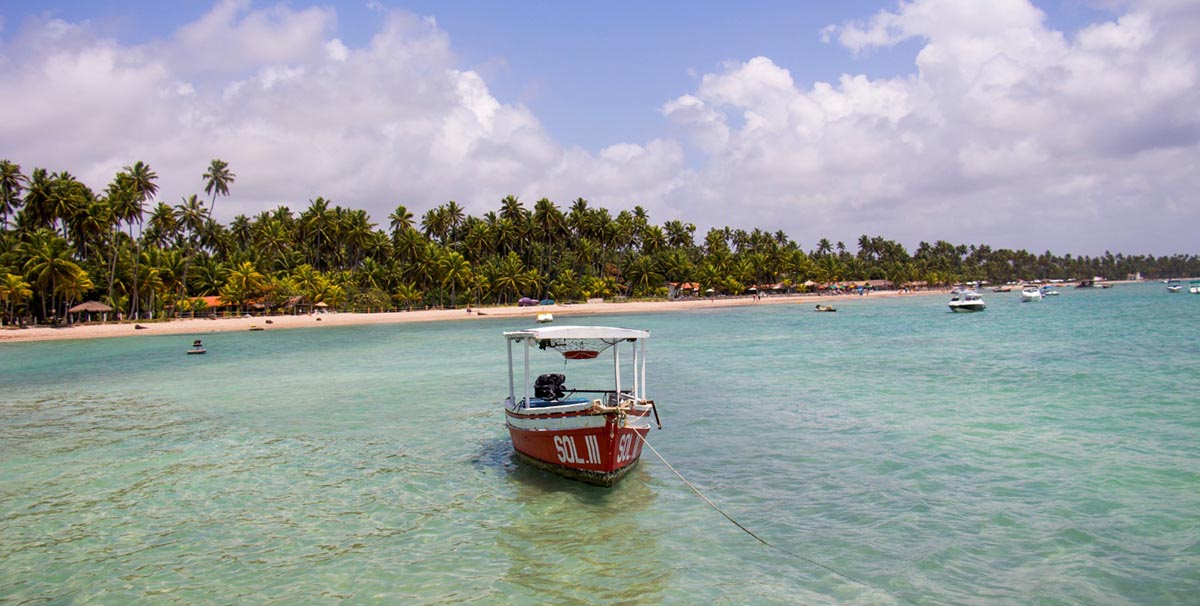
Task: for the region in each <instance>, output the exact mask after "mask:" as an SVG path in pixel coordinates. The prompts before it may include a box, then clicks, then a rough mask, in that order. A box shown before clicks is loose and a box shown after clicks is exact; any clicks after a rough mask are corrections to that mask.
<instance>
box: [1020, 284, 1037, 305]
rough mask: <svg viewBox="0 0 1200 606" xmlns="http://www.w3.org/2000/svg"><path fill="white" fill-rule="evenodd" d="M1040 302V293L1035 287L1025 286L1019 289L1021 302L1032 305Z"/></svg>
mask: <svg viewBox="0 0 1200 606" xmlns="http://www.w3.org/2000/svg"><path fill="white" fill-rule="evenodd" d="M1041 300H1042V291H1041V290H1039V289H1038V287H1036V286H1026V287H1025V288H1022V289H1021V302H1022V303H1032V302H1034V301H1041Z"/></svg>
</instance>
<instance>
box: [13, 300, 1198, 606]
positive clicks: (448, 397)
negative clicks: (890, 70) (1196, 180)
mask: <svg viewBox="0 0 1200 606" xmlns="http://www.w3.org/2000/svg"><path fill="white" fill-rule="evenodd" d="M985 299H986V300H987V301H988V304H989V307H988V310H987V311H986V312H984V313H982V314H951V313H949V312H948V310H947V308H946V306H945V302H946V301H945V298H944V297H941V296H927V297H913V298H906V299H888V300H863V299H861V298H847V299H844V300H841V301H838V302H836V303H835V304H836V305H837V306H838V308H839V311H838V313H836V314H821V313H813V312H812V310H811V308H812V306H811V305H809V304H796V305H769V306H768V305H763V306H756V307H747V308H732V309H712V310H702V311H696V312H688V313H670V314H645V315H631V316H595V317H586V318H580V319H576V320H572V321H574V322H577V323H585V324H601V325H616V326H628V327H634V328H646V329H649V330H651V331H652V334H653V337H652V339H651V340H650V342H649V354H650V359H649V369H650V373H651V374H650V377H649V385H648V388H649V392H650V395H651V396H652V397H654V398H655V399H656V400H657V401H658V403H659V405H660V411H661V412H662V414H663V424H664V430H663V431H652V432H651V434H650V440H651V443H652V444H653V445H654V447H655V448H656V449H657V450H658V451H659V452H661V453H662V454H663V456H665V457H666V458H667V459H668V460H669V461H670V462H671V464H672V465H674V466H675V468H677V469H678V470H679V471H680V472H681V473H682V474H684V475H685V476H686V477H687V478H688V479H689V480H690V481H692V482H693V483H694V484H695V485H696V486H697V487H698V488H699V489H700V490H701V491H703V492H704V493H705V494H706V495H707V496H708V497H709V498H710V499H712V500H713V501H714V502H715V503H717V504H718V505H719V506H720V507H721V508H722V509H723V510H724V511H725V512H727V513H728V514H729V515H730V516H732V517H734V518H735V519H737V520H738V521H739V522H740V523H741V524H743V525H744V526H746V527H747V528H749V529H750V530H752V531H753V532H754V533H756V534H757V535H758V536H760V537H762V538H763V539H764V540H766V541H768V542H770V543H771V544H772V545H774V546H775V548H771V547H767V546H764V545H763V544H761V543H759V542H758V541H756V540H755V539H754V538H752V537H750V536H748V535H747V534H745V533H743V532H742V531H741V530H739V529H738V528H737V527H735V526H734V525H732V524H730V523H729V522H728V521H726V520H725V519H724V518H723V517H722V516H721V515H720V514H719V513H717V512H716V511H714V510H713V509H711V508H710V507H709V506H708V505H707V504H705V503H704V502H703V501H702V500H701V499H699V498H698V497H697V496H696V495H695V494H693V493H692V492H691V490H689V489H688V488H687V487H686V486H685V485H684V484H683V483H682V482H681V481H680V480H679V479H678V478H677V477H675V475H674V474H673V473H672V472H671V471H670V470H669V469H668V468H667V467H666V466H665V465H663V464H662V463H661V462H660V461H658V460H657V459H656V458H655V457H654V455H653V453H651V452H646V453H645V454H644V455H643V457H642V463H641V464H640V465H639V467H638V468H637V469H635V470H634V471H633V472H632V473H631V474H630V475H629V476H627V477H626V478H625V479H624V480H623V481H622V482H621V483H620V484H619V485H618V486H617V487H616V488H613V489H601V488H594V487H590V486H585V485H581V484H577V483H574V482H570V481H568V480H563V479H560V478H557V477H554V476H550V475H547V474H545V473H543V472H540V471H537V470H533V469H529V468H527V467H525V466H523V465H520V464H518V463H516V462H514V461H513V459H512V456H511V446H510V444H509V442H508V436H507V432H506V431H505V429H504V418H503V412H502V404H501V402H502V399H503V397H504V395H505V394H506V392H507V376H506V357H505V346H504V339H503V338H502V337H501V336H500V333H501V332H502V331H504V330H511V329H515V328H522V327H525V324H524V323H519V322H513V321H509V320H496V321H483V322H470V323H467V322H463V323H439V324H407V325H388V326H363V327H347V328H323V329H316V330H289V331H282V330H281V331H266V332H258V333H214V334H204V335H198V336H200V337H201V338H203V339H204V342H205V345H206V346H207V347H208V350H209V353H208V354H207V355H205V356H186V355H184V351H185V350H186V349H187V348H188V347H189V346H190V344H191V340H192V339H193V338H194V337H192V336H172V337H134V338H125V339H106V340H95V341H72V342H53V343H30V344H3V345H0V554H2V555H0V603H4V604H73V605H82V604H189V605H190V604H244V603H255V604H376V603H379V604H399V603H403V604H544V603H557V604H571V603H587V604H694V603H710V604H739V605H740V604H921V605H926V604H930V605H933V604H945V605H952V604H953V605H960V604H968V605H970V604H979V605H1001V604H1004V605H1010V604H1011V605H1024V604H1089V605H1092V604H1103V605H1108V604H1113V605H1124V604H1128V605H1134V604H1137V605H1159V604H1161V605H1167V604H1195V603H1196V601H1197V596H1200V447H1198V445H1200V339H1198V338H1197V337H1198V336H1200V329H1198V328H1197V323H1196V319H1197V317H1198V316H1200V297H1196V296H1194V295H1186V294H1167V292H1166V288H1165V286H1163V285H1162V284H1158V283H1153V284H1140V285H1121V286H1117V287H1114V288H1112V289H1107V290H1076V289H1073V288H1064V289H1062V295H1061V296H1059V297H1057V298H1051V299H1047V300H1046V301H1044V302H1041V303H1029V304H1022V303H1019V297H1018V295H1017V293H1015V292H1013V293H1005V294H993V293H985ZM559 323H563V320H561V319H560V320H559ZM572 364H575V363H574V362H573V363H572ZM570 370H571V368H570V367H568V368H567V372H568V376H570Z"/></svg>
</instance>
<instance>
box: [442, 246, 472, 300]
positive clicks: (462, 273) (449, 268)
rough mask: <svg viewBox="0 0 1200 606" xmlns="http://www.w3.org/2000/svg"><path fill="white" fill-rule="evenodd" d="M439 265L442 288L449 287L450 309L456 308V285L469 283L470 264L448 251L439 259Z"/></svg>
mask: <svg viewBox="0 0 1200 606" xmlns="http://www.w3.org/2000/svg"><path fill="white" fill-rule="evenodd" d="M439 265H440V266H441V267H440V269H441V274H442V286H447V285H449V286H450V307H452V308H453V307H456V306H457V305H458V297H457V288H458V285H459V284H466V283H468V282H469V281H470V279H471V263H470V262H469V261H467V260H466V259H464V258H463V256H462V255H460V254H458V253H457V252H454V251H450V252H449V253H448V254H446V255H445V256H443V257H442V258H441V259H440V261H439Z"/></svg>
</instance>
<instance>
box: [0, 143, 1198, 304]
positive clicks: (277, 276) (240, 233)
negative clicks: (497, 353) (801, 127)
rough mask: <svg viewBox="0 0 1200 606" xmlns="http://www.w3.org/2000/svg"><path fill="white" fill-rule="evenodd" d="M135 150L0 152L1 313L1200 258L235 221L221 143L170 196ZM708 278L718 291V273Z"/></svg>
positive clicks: (1048, 268) (626, 227)
mask: <svg viewBox="0 0 1200 606" xmlns="http://www.w3.org/2000/svg"><path fill="white" fill-rule="evenodd" d="M156 179H157V175H156V174H155V172H154V170H153V169H152V168H151V167H150V166H149V165H148V164H146V163H144V162H141V161H138V162H134V163H132V164H130V165H129V166H126V167H124V168H123V169H122V170H121V171H120V172H118V173H117V174H116V175H114V176H113V179H112V181H111V182H110V183H109V184H108V186H107V187H106V188H105V189H104V191H102V192H95V191H92V190H91V189H90V188H89V187H87V186H86V185H84V184H83V183H81V182H80V181H79V180H78V179H77V178H76V177H74V176H73V175H71V173H69V172H67V171H65V170H64V171H58V172H53V173H51V172H50V171H48V170H47V169H44V168H34V169H33V170H32V171H29V172H28V173H26V172H24V171H22V168H21V166H20V165H19V164H17V163H14V162H12V161H9V160H0V243H2V246H0V302H2V303H3V310H4V311H3V314H4V316H3V317H4V323H5V324H6V325H11V324H15V323H22V322H24V321H32V322H37V323H59V322H64V321H67V318H68V314H67V313H66V312H67V310H68V309H70V308H71V307H72V306H73V305H75V304H77V303H80V302H82V301H88V300H97V301H100V302H103V303H105V304H107V305H108V306H110V307H112V308H113V309H114V310H115V312H116V313H119V314H120V315H121V316H122V317H124V318H126V319H139V320H140V319H157V318H169V317H180V316H190V315H193V314H203V313H205V312H207V311H210V309H209V308H210V303H213V302H214V299H212V297H219V303H218V304H219V305H221V306H228V307H230V308H234V307H236V308H237V309H238V310H239V311H241V310H248V309H250V308H251V307H253V308H254V309H256V310H266V311H268V312H269V311H271V310H276V311H278V310H280V309H281V308H282V306H283V304H284V302H285V301H296V300H303V301H306V302H308V303H309V304H318V303H323V304H324V305H325V306H327V307H329V308H331V309H336V310H347V311H389V310H397V309H415V308H426V307H456V306H471V305H474V306H482V305H505V304H515V303H516V302H517V301H518V300H519V299H520V298H522V297H533V298H552V299H556V300H558V301H573V300H583V299H587V298H592V297H605V298H611V297H630V298H643V299H654V298H666V297H667V296H668V295H669V294H670V293H671V291H670V289H669V288H668V283H689V284H691V285H693V286H694V288H693V289H692V292H697V293H701V294H711V295H714V296H720V295H738V294H743V293H745V292H748V291H749V290H750V289H751V288H755V287H759V286H762V285H772V286H773V287H781V288H782V289H784V290H786V291H789V292H802V291H804V290H806V289H808V288H810V287H812V286H813V284H814V283H816V284H830V283H837V282H843V281H860V280H887V281H889V282H891V283H892V284H894V285H896V286H897V287H900V286H904V285H909V284H914V283H916V284H924V285H930V286H939V285H950V284H955V283H961V282H967V281H973V280H986V281H988V282H991V283H1003V282H1009V281H1014V280H1049V279H1067V280H1072V279H1083V278H1091V277H1093V276H1105V277H1109V278H1110V279H1111V278H1122V279H1123V278H1125V277H1126V276H1129V275H1133V274H1141V276H1142V277H1144V278H1147V279H1155V278H1168V277H1177V276H1191V275H1200V257H1196V256H1194V255H1174V256H1169V257H1167V256H1163V257H1154V256H1142V255H1132V256H1126V255H1123V254H1116V255H1114V254H1111V253H1106V254H1105V255H1104V256H1102V257H1088V256H1078V257H1074V256H1072V255H1070V254H1066V255H1062V256H1059V255H1056V254H1053V253H1051V252H1050V251H1046V252H1043V253H1041V254H1034V253H1031V252H1028V251H1025V250H1008V249H992V248H991V247H990V246H987V245H986V244H978V245H965V244H954V243H951V242H947V241H944V240H939V241H937V242H935V243H933V244H929V243H927V242H921V243H920V244H919V245H918V246H917V248H916V250H915V251H912V252H910V251H908V250H906V249H905V247H904V246H902V245H901V244H899V243H897V242H894V241H891V240H887V239H885V238H883V237H880V236H869V235H865V234H864V235H862V236H861V237H859V239H858V241H857V243H856V244H857V250H855V251H851V250H850V249H849V248H848V247H847V246H846V245H845V244H844V243H843V242H836V243H831V242H830V241H829V240H827V239H821V240H819V241H818V242H817V243H816V244H815V246H813V247H812V248H811V249H810V250H805V249H804V248H803V247H802V246H801V244H800V243H798V242H796V241H794V240H792V239H791V238H790V237H788V235H787V234H786V233H784V232H782V231H774V232H772V231H770V230H769V229H753V230H751V231H745V230H743V229H731V228H729V227H722V228H715V227H714V228H712V229H709V230H708V232H707V233H705V234H703V235H702V236H700V235H698V234H697V233H696V226H695V225H693V224H691V223H687V222H685V221H680V220H671V221H666V222H665V223H662V224H661V225H657V224H655V223H653V222H652V221H651V219H650V217H649V216H648V214H647V212H646V210H645V209H644V208H642V207H641V206H634V207H633V208H632V209H623V210H620V211H618V212H616V214H615V215H614V214H613V212H612V211H610V210H609V209H606V208H601V207H597V206H593V205H591V204H589V203H588V201H587V200H585V199H584V198H578V199H576V200H574V201H571V202H570V203H568V204H565V205H560V204H558V203H556V202H554V201H552V200H548V199H545V198H543V199H540V200H537V201H536V202H533V204H532V205H531V206H526V203H525V202H523V201H521V200H519V199H518V198H516V197H514V196H507V197H505V198H504V199H502V200H500V201H499V205H498V207H497V208H496V210H494V211H489V212H486V213H484V215H483V216H482V217H476V216H471V215H468V214H466V213H465V212H464V210H463V208H462V207H461V206H460V205H459V204H458V203H457V202H454V201H449V202H446V203H444V204H441V205H437V206H433V207H432V208H429V210H427V211H425V212H424V213H423V214H422V215H421V216H420V217H419V218H418V217H417V216H416V215H414V213H413V212H412V210H410V209H409V208H408V207H407V206H405V205H404V204H399V205H397V206H396V208H395V210H394V211H393V212H392V213H391V214H390V215H388V216H387V217H386V218H385V219H384V220H383V221H382V223H380V222H376V221H375V220H374V219H373V218H372V217H370V216H368V214H367V213H366V211H363V210H356V209H352V208H343V207H341V206H339V205H337V204H335V203H334V202H333V201H331V200H329V199H326V198H324V197H316V198H314V199H312V200H309V201H308V203H307V205H306V206H304V207H302V208H299V209H298V210H293V209H292V208H291V207H289V206H287V205H280V206H279V207H277V208H275V209H274V210H272V211H264V212H261V213H259V214H258V215H256V216H254V217H247V216H245V215H238V216H236V217H234V219H233V220H232V221H231V222H230V223H229V224H228V225H226V224H222V223H220V222H218V221H216V220H215V219H214V218H213V210H214V208H215V206H216V205H217V203H218V202H220V201H221V199H222V198H226V197H228V196H229V195H230V192H231V191H232V190H233V189H234V186H235V184H236V180H237V176H236V174H235V173H234V172H233V170H232V169H231V167H230V166H229V165H228V164H227V163H226V162H224V161H222V160H219V159H214V160H212V162H211V164H210V165H209V166H208V167H207V168H206V169H204V170H197V187H198V188H202V190H203V194H200V193H193V194H188V195H184V196H180V197H179V198H178V202H176V203H175V204H171V203H169V202H167V201H165V200H164V198H166V195H160V194H161V193H162V192H160V191H159V188H158V185H157V184H156ZM709 289H711V292H710V290H709Z"/></svg>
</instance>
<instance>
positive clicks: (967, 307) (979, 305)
mask: <svg viewBox="0 0 1200 606" xmlns="http://www.w3.org/2000/svg"><path fill="white" fill-rule="evenodd" d="M984 309H987V304H986V303H984V302H983V297H981V296H979V293H977V292H975V291H973V290H963V291H955V292H954V296H952V297H950V311H953V312H973V311H983V310H984Z"/></svg>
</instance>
